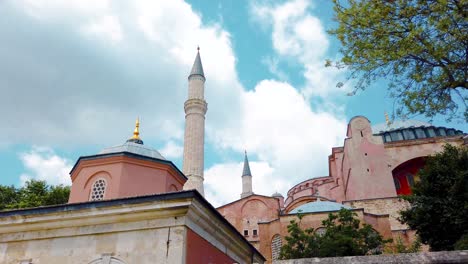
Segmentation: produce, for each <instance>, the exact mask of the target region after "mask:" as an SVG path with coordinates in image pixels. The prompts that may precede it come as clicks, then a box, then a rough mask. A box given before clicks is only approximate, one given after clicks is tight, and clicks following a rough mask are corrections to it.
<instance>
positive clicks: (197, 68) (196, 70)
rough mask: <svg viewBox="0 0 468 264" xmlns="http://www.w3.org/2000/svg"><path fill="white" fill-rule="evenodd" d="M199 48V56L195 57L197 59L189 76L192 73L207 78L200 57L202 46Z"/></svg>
mask: <svg viewBox="0 0 468 264" xmlns="http://www.w3.org/2000/svg"><path fill="white" fill-rule="evenodd" d="M197 50H198V52H197V57H195V61H194V62H193V66H192V71H191V72H190V75H189V78H190V77H191V76H192V75H200V76H202V77H203V78H205V73H204V72H203V65H202V62H201V58H200V47H198V48H197Z"/></svg>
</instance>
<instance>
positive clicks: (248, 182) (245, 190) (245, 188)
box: [241, 151, 254, 198]
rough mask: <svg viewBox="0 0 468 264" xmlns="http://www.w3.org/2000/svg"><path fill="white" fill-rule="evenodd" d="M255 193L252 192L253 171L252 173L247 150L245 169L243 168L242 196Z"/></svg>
mask: <svg viewBox="0 0 468 264" xmlns="http://www.w3.org/2000/svg"><path fill="white" fill-rule="evenodd" d="M252 194H254V193H253V192H252V173H250V166H249V159H247V151H246V152H245V157H244V169H243V170H242V193H241V198H244V197H247V196H250V195H252Z"/></svg>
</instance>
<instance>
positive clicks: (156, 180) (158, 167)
mask: <svg viewBox="0 0 468 264" xmlns="http://www.w3.org/2000/svg"><path fill="white" fill-rule="evenodd" d="M71 178H72V187H71V192H70V198H69V201H68V202H69V203H77V202H86V201H89V195H90V192H91V188H92V185H93V183H94V182H95V181H96V180H97V179H99V178H103V179H105V180H106V183H107V186H106V191H105V196H104V199H115V198H122V197H131V196H140V195H147V194H155V193H164V192H171V191H177V190H182V187H183V184H184V182H185V179H183V178H181V177H180V176H179V175H178V174H177V172H176V171H174V169H173V168H172V167H170V165H168V164H162V163H158V162H155V161H147V160H140V159H135V158H131V157H125V156H118V157H104V158H98V159H93V160H81V161H80V162H79V164H78V165H77V167H76V168H75V169H74V171H73V173H72V175H71Z"/></svg>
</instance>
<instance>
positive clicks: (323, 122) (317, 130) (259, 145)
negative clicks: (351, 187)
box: [206, 80, 346, 200]
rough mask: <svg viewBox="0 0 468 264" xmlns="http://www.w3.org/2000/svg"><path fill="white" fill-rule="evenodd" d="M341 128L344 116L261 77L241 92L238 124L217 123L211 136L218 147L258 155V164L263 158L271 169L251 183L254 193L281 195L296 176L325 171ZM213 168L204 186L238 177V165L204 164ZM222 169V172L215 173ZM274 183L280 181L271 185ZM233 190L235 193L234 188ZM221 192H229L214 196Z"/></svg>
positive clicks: (341, 135)
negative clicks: (252, 87) (319, 108)
mask: <svg viewBox="0 0 468 264" xmlns="http://www.w3.org/2000/svg"><path fill="white" fill-rule="evenodd" d="M345 131H346V121H345V120H344V117H342V118H337V117H335V116H334V115H332V114H330V113H327V112H314V111H312V110H311V108H310V105H309V104H308V102H307V100H305V98H304V97H303V96H302V95H301V94H300V93H299V92H298V91H297V90H296V89H294V88H293V87H292V86H291V85H289V84H288V83H284V82H277V81H272V80H265V81H262V82H260V83H259V84H258V85H257V86H256V87H255V90H254V91H249V92H245V93H244V94H243V97H242V111H241V112H240V116H239V123H238V124H236V126H235V127H222V128H220V129H218V130H217V131H216V133H215V134H214V135H212V136H213V137H214V138H215V144H216V145H217V146H219V147H220V148H227V149H233V150H235V151H237V152H240V153H241V152H242V151H243V150H244V149H247V151H248V152H249V153H254V154H256V155H257V156H258V159H259V162H267V164H268V167H269V168H271V170H270V171H269V173H270V175H269V178H268V180H266V181H263V182H255V181H254V188H258V189H257V190H258V193H260V194H264V195H270V194H271V193H273V192H274V191H275V190H277V191H281V192H283V195H285V192H286V191H287V189H288V188H289V187H291V186H292V185H294V184H296V183H298V182H300V181H302V180H305V179H308V178H312V177H318V176H324V175H327V174H328V170H327V168H328V167H327V164H328V155H329V154H330V152H331V148H332V147H334V146H337V145H340V144H342V142H343V138H344V136H345ZM214 169H217V170H216V174H217V176H218V177H217V178H214V177H213V176H209V177H212V179H210V180H209V181H207V185H209V188H213V186H216V188H215V189H218V188H219V186H221V185H222V184H226V182H225V181H226V179H229V181H233V180H239V179H237V178H239V176H236V177H235V178H232V176H231V175H232V174H233V173H234V174H236V175H239V174H240V173H241V169H239V168H235V170H236V171H235V172H232V173H231V172H230V171H231V170H234V168H233V167H232V165H229V164H226V165H223V166H222V167H219V166H218V167H216V166H215V167H214V168H210V169H208V170H207V172H206V174H207V175H209V174H210V173H213V172H212V171H211V170H214ZM255 169H256V168H252V173H253V174H255V175H257V174H260V175H263V174H264V171H262V170H260V171H259V172H257V171H255ZM222 173H226V176H222V177H221V176H220V175H221V174H222ZM254 179H255V177H254ZM216 181H219V182H216ZM274 182H276V183H281V184H278V185H277V186H274V185H273V184H272V183H274ZM257 184H258V185H257ZM210 185H213V186H210ZM229 186H231V185H230V184H229ZM231 188H232V186H231ZM234 192H236V193H240V189H239V188H237V189H236V190H234ZM224 193H229V192H228V191H226V192H224V191H222V192H220V193H215V194H224ZM211 195H212V196H215V195H214V194H213V193H212V194H211ZM230 196H231V195H230ZM216 199H218V200H220V199H221V198H216Z"/></svg>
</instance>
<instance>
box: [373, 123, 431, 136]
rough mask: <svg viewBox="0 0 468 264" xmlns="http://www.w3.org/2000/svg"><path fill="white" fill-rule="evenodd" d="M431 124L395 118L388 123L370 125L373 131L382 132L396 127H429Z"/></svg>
mask: <svg viewBox="0 0 468 264" xmlns="http://www.w3.org/2000/svg"><path fill="white" fill-rule="evenodd" d="M429 126H432V125H431V124H429V123H427V122H423V121H419V120H395V121H393V122H392V123H391V124H390V125H387V124H386V123H381V124H377V125H375V126H372V132H373V133H382V132H386V131H392V130H397V129H403V128H409V127H429Z"/></svg>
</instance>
